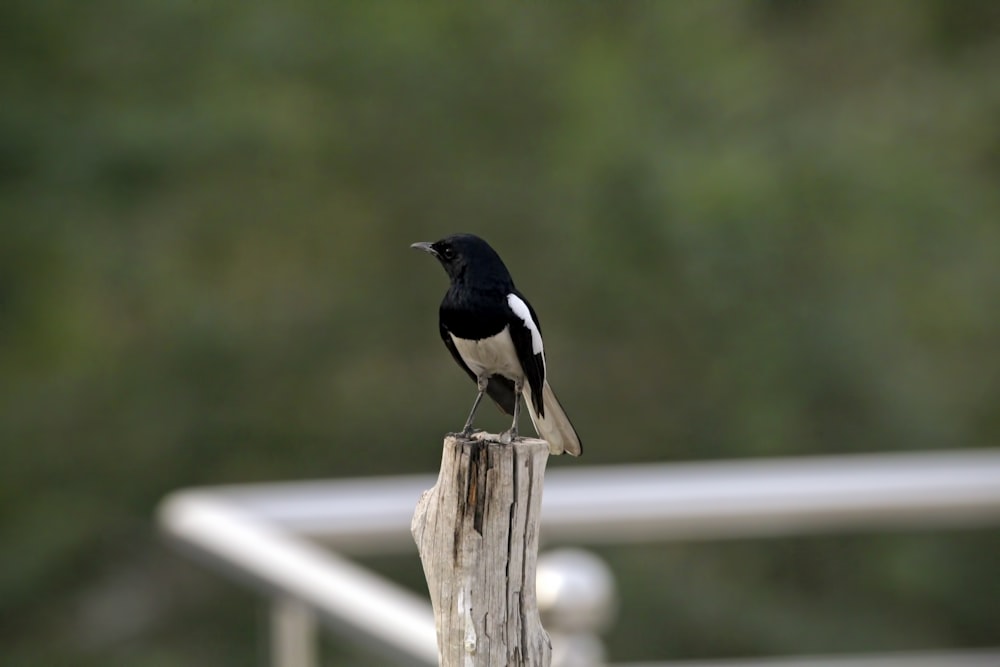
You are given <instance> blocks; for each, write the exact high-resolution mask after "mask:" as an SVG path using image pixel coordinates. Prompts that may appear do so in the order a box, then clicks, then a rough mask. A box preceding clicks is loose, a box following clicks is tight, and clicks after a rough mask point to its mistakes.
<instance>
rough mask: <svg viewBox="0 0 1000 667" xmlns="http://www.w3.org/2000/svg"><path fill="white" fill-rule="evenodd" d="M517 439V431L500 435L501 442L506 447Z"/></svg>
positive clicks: (509, 431)
mask: <svg viewBox="0 0 1000 667" xmlns="http://www.w3.org/2000/svg"><path fill="white" fill-rule="evenodd" d="M517 438H518V435H517V431H514V430H508V431H504V432H503V433H501V434H500V442H502V443H503V444H505V445H509V444H511V443H512V442H514V441H515V440H517Z"/></svg>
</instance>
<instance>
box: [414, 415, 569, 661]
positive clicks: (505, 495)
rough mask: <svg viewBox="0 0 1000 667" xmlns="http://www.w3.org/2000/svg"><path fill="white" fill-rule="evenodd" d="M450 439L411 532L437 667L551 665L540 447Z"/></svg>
mask: <svg viewBox="0 0 1000 667" xmlns="http://www.w3.org/2000/svg"><path fill="white" fill-rule="evenodd" d="M490 437H495V436H489V435H485V434H477V436H474V437H472V438H461V437H457V436H451V435H450V436H448V437H447V438H445V441H444V453H443V455H442V459H441V472H440V475H439V476H438V480H437V483H436V484H435V485H434V488H432V489H430V490H429V491H426V492H424V494H423V495H422V496H421V498H420V502H419V503H418V504H417V511H416V513H415V514H414V515H413V522H412V524H411V531H412V533H413V537H414V539H415V540H416V542H417V549H418V550H419V552H420V560H421V562H422V563H423V567H424V575H425V576H426V577H427V587H428V589H429V590H430V596H431V604H432V605H433V607H434V620H435V625H436V628H437V637H438V652H439V656H440V665H441V667H459V666H462V667H488V666H491V665H492V666H495V665H505V666H507V667H549V665H550V664H551V661H552V647H551V645H550V643H549V637H548V635H547V634H546V633H545V630H544V629H543V628H542V624H541V621H540V620H539V617H538V605H537V602H536V597H535V569H536V561H537V558H538V531H539V526H540V519H541V500H542V485H543V480H544V475H545V464H546V461H547V460H548V455H549V447H548V444H547V443H546V442H545V441H543V440H533V439H523V440H518V441H516V442H514V443H512V444H503V443H500V442H498V441H496V440H490V439H488V438H490Z"/></svg>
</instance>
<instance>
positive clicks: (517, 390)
mask: <svg viewBox="0 0 1000 667" xmlns="http://www.w3.org/2000/svg"><path fill="white" fill-rule="evenodd" d="M522 389H524V378H521V379H520V380H514V421H513V423H511V425H510V429H509V430H507V431H504V432H503V433H501V434H500V442H505V443H508V444H510V443H511V442H513V441H515V440H517V437H518V436H517V419H518V417H519V416H520V415H521V390H522Z"/></svg>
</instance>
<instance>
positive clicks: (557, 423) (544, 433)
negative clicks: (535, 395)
mask: <svg viewBox="0 0 1000 667" xmlns="http://www.w3.org/2000/svg"><path fill="white" fill-rule="evenodd" d="M524 404H525V405H526V406H528V414H529V415H530V416H531V423H532V424H534V425H535V430H536V431H537V432H538V436H539V437H540V438H541V439H542V440H545V441H546V442H548V443H549V452H550V453H552V454H562V453H563V452H566V453H567V454H572V455H573V456H579V455H580V454H582V453H583V446H582V445H581V444H580V436H578V435H577V434H576V429H574V428H573V424H572V423H570V421H569V417H567V416H566V413H565V412H564V411H563V409H562V406H561V405H559V401H558V400H557V399H556V395H555V394H554V393H552V388H551V387H549V383H548V382H545V384H544V385H543V387H542V407H543V408H544V409H545V416H544V417H539V416H538V414H537V413H536V412H535V408H534V405H533V404H532V401H531V389H530V388H529V387H528V385H527V384H525V385H524Z"/></svg>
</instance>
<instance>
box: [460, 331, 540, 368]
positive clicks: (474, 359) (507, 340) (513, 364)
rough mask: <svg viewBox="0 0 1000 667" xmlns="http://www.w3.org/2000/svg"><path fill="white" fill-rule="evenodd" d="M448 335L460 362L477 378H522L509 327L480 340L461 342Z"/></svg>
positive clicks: (461, 340)
mask: <svg viewBox="0 0 1000 667" xmlns="http://www.w3.org/2000/svg"><path fill="white" fill-rule="evenodd" d="M449 335H450V336H451V340H452V342H454V343H455V348H456V349H457V350H458V353H459V354H460V355H461V356H462V360H463V361H465V364H466V365H467V366H468V367H469V368H470V369H471V370H472V372H473V373H475V374H476V375H477V376H479V375H503V376H505V377H508V378H510V379H511V380H517V379H519V378H522V377H524V370H523V369H522V368H521V362H519V361H518V360H517V351H516V350H515V349H514V341H513V340H511V337H510V328H509V327H504V328H503V331H501V332H500V333H498V334H497V335H495V336H490V337H489V338H483V339H482V340H463V339H461V338H456V337H455V335H454V334H449Z"/></svg>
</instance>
